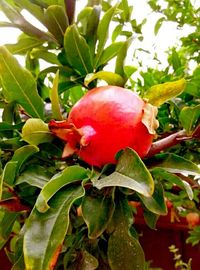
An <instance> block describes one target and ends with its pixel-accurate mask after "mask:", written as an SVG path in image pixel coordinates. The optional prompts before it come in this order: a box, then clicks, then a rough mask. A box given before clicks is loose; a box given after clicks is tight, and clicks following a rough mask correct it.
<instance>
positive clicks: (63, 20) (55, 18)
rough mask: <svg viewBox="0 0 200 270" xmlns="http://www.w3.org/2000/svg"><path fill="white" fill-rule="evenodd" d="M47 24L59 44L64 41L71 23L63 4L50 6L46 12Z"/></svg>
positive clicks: (45, 19)
mask: <svg viewBox="0 0 200 270" xmlns="http://www.w3.org/2000/svg"><path fill="white" fill-rule="evenodd" d="M44 21H45V25H46V27H47V28H48V30H49V32H51V33H52V34H53V35H54V37H55V38H56V39H57V41H58V42H59V44H62V43H63V38H64V34H65V31H66V29H67V27H68V25H69V22H68V18H67V15H66V13H65V10H64V8H63V7H61V6H56V5H52V6H49V7H48V8H47V10H46V12H45V14H44Z"/></svg>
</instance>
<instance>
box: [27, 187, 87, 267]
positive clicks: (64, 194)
mask: <svg viewBox="0 0 200 270" xmlns="http://www.w3.org/2000/svg"><path fill="white" fill-rule="evenodd" d="M82 196H84V189H83V188H82V186H68V187H67V188H66V189H63V190H62V191H59V192H57V193H56V194H55V196H54V197H53V198H52V199H51V201H50V209H49V210H48V211H47V212H46V213H40V212H38V211H37V209H36V208H34V209H33V211H32V213H31V214H30V216H29V218H28V219H27V222H26V231H25V235H24V246H23V248H24V260H25V265H26V269H29V270H36V269H37V270H49V269H52V265H51V264H52V260H53V259H54V256H55V254H57V252H58V250H59V249H60V248H61V246H62V243H63V241H64V238H65V235H66V233H67V229H68V226H69V211H70V208H71V206H72V204H73V203H74V201H76V200H77V199H79V198H81V197H82Z"/></svg>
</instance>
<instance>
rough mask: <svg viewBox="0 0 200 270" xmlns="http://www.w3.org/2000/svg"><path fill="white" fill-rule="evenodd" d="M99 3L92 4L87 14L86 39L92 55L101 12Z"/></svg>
mask: <svg viewBox="0 0 200 270" xmlns="http://www.w3.org/2000/svg"><path fill="white" fill-rule="evenodd" d="M101 8H102V7H101V5H94V6H93V8H92V11H91V13H90V14H89V16H87V28H86V35H85V36H86V40H87V43H88V45H89V47H90V51H91V54H92V56H94V54H95V49H96V42H97V28H98V24H99V18H100V14H101Z"/></svg>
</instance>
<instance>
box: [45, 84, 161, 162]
mask: <svg viewBox="0 0 200 270" xmlns="http://www.w3.org/2000/svg"><path fill="white" fill-rule="evenodd" d="M156 114H157V108H155V107H153V106H152V105H150V104H148V103H147V102H146V101H144V100H142V99H141V98H140V97H139V96H138V95H137V94H135V93H134V92H133V91H131V90H128V89H124V88H121V87H117V86H102V87H97V88H94V89H92V90H90V91H89V92H87V93H86V94H85V95H84V96H83V97H82V98H81V99H80V100H79V101H78V102H77V103H76V104H75V105H74V106H73V108H72V109H71V111H70V113H69V116H68V119H67V120H65V121H60V122H58V121H55V120H51V121H50V123H49V129H50V130H51V131H52V132H53V133H54V134H55V135H56V136H57V137H59V138H61V139H62V140H64V142H66V146H65V148H64V151H63V157H67V156H69V155H71V154H73V153H77V154H78V155H79V156H80V158H81V159H82V160H84V161H85V162H87V163H88V164H90V165H94V166H98V167H101V166H103V165H104V164H106V163H115V162H116V161H115V155H116V153H117V152H118V151H119V150H121V149H124V148H126V147H130V148H132V149H134V150H135V151H136V152H137V153H138V154H139V156H140V157H145V155H146V154H147V153H148V151H149V148H150V146H151V143H152V140H153V138H154V133H155V132H154V130H155V128H157V126H158V122H157V120H155V116H156Z"/></svg>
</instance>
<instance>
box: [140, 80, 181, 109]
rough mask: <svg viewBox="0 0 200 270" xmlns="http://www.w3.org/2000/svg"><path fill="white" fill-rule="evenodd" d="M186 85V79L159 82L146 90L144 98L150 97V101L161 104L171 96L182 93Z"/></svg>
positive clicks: (155, 104) (156, 104)
mask: <svg viewBox="0 0 200 270" xmlns="http://www.w3.org/2000/svg"><path fill="white" fill-rule="evenodd" d="M185 86H186V81H185V79H180V80H178V81H174V82H166V83H163V84H157V85H154V86H152V87H151V88H149V89H148V90H147V91H146V93H145V95H144V98H146V99H148V102H149V103H151V104H152V105H154V106H160V105H162V104H163V103H165V102H166V101H168V100H170V99H171V98H174V97H176V96H178V95H180V94H181V93H182V92H183V90H184V89H185Z"/></svg>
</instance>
